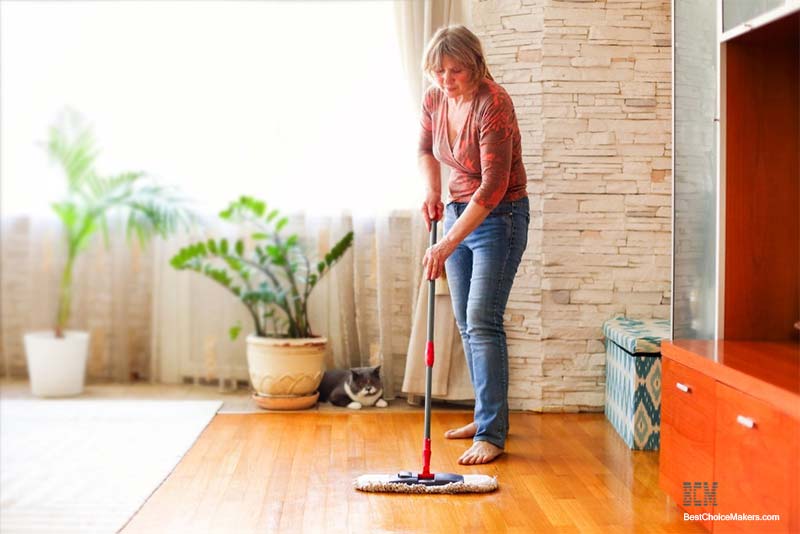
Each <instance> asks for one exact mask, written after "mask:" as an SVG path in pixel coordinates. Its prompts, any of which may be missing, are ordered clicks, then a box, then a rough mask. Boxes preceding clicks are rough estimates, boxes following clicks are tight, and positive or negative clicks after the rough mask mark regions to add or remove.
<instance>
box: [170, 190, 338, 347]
mask: <svg viewBox="0 0 800 534" xmlns="http://www.w3.org/2000/svg"><path fill="white" fill-rule="evenodd" d="M219 216H220V217H221V218H222V219H224V220H226V221H230V222H233V223H238V224H242V225H245V226H246V227H249V228H250V229H252V230H253V232H252V233H251V234H250V239H249V240H248V242H249V244H247V245H246V244H245V240H243V239H238V240H236V241H235V242H229V241H228V240H227V239H219V240H214V239H209V240H208V241H200V242H198V243H194V244H192V245H189V246H186V247H184V248H182V249H180V251H178V253H177V254H175V256H173V258H172V259H171V261H170V263H171V265H172V266H173V267H174V268H175V269H178V270H186V269H189V270H193V271H196V272H198V273H202V274H204V275H206V276H208V277H209V278H211V279H213V280H214V281H216V282H217V283H219V284H221V285H222V286H224V287H225V288H226V289H228V290H229V291H230V292H231V293H233V294H234V295H235V296H236V297H237V298H238V299H239V300H241V301H242V303H243V304H244V305H245V307H247V310H248V311H249V312H250V315H251V317H252V318H253V323H254V325H255V335H256V336H257V337H270V338H273V337H278V338H310V337H314V334H313V332H312V330H311V326H310V325H309V323H308V298H309V295H310V294H311V292H312V291H313V289H314V287H316V285H317V284H318V283H319V281H320V280H321V279H322V277H323V276H325V275H326V274H328V273H329V272H330V270H331V268H332V267H333V265H334V264H335V263H336V262H337V261H339V260H340V259H341V258H342V256H343V255H344V253H345V252H346V251H347V249H348V248H350V246H351V245H352V243H353V232H348V233H347V234H346V235H345V236H344V237H343V238H342V239H340V240H339V242H338V243H336V244H335V245H334V246H333V248H331V250H330V252H328V253H327V254H325V258H324V260H321V261H319V262H318V263H316V264H313V265H312V263H311V261H310V260H309V258H308V256H307V255H306V253H305V252H304V250H303V247H302V246H301V245H300V243H299V239H298V237H297V235H296V234H292V235H290V236H288V237H286V238H284V237H283V236H282V235H281V231H282V230H283V228H284V227H285V226H286V224H287V223H288V219H287V218H286V217H281V216H280V214H279V212H278V210H275V209H273V210H267V205H266V204H265V203H264V202H262V201H260V200H257V199H254V198H251V197H247V196H242V197H240V198H239V199H238V200H236V201H234V202H231V204H230V205H229V206H228V207H227V209H225V210H223V211H222V212H220V214H219ZM240 330H241V327H240V326H234V327H232V328H231V329H230V335H231V339H235V338H236V337H237V336H238V334H239V332H240Z"/></svg>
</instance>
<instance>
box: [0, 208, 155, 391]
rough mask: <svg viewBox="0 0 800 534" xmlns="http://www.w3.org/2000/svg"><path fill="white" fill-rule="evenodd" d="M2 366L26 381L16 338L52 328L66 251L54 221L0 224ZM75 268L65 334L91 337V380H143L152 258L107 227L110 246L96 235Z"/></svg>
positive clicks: (115, 225) (116, 225)
mask: <svg viewBox="0 0 800 534" xmlns="http://www.w3.org/2000/svg"><path fill="white" fill-rule="evenodd" d="M0 230H1V231H2V232H1V233H0V258H2V259H1V260H0V272H1V273H2V275H1V276H0V293H2V299H0V364H2V371H3V375H4V376H9V377H23V376H25V374H26V364H25V355H24V350H23V346H22V336H23V334H24V333H25V332H28V331H33V330H48V329H50V328H53V327H54V324H55V318H56V310H57V308H58V294H57V288H58V287H59V283H60V280H61V272H62V269H63V267H64V263H65V259H66V244H65V243H64V237H63V235H62V232H61V228H60V226H59V223H58V221H57V220H56V219H55V215H53V216H52V217H46V216H39V217H31V216H9V217H5V216H4V217H3V218H2V220H0ZM97 237H98V239H95V240H94V241H93V242H92V244H91V246H90V247H89V249H88V250H87V251H85V253H83V255H81V256H80V257H79V259H78V261H77V263H76V265H75V271H74V278H73V280H74V284H73V306H72V316H71V320H70V322H69V323H68V327H69V328H71V329H80V330H89V331H90V332H91V344H90V352H89V363H88V375H89V378H91V379H99V380H113V381H128V380H131V379H132V378H136V377H145V376H147V374H148V366H149V362H148V356H149V350H148V348H149V345H150V332H151V327H152V325H151V321H150V303H151V293H152V283H151V282H152V275H153V268H152V267H153V258H152V251H151V250H150V249H145V250H142V249H140V247H139V246H138V244H137V243H136V242H134V243H132V244H131V245H130V246H129V245H127V244H126V242H125V236H124V232H123V231H122V225H121V221H119V220H113V219H112V220H111V224H110V239H109V244H110V247H109V248H108V249H107V248H106V246H105V244H104V243H103V240H102V238H101V236H99V235H98V236H97Z"/></svg>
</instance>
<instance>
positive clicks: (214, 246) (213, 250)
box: [207, 239, 217, 255]
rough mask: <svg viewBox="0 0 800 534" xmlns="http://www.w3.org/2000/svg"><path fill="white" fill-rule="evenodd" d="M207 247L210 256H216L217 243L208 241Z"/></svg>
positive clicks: (211, 240)
mask: <svg viewBox="0 0 800 534" xmlns="http://www.w3.org/2000/svg"><path fill="white" fill-rule="evenodd" d="M207 245H208V250H209V251H210V252H211V254H214V255H216V254H217V243H216V241H214V240H213V239H209V240H208V244H207Z"/></svg>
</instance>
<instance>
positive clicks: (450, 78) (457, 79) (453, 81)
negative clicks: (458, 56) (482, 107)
mask: <svg viewBox="0 0 800 534" xmlns="http://www.w3.org/2000/svg"><path fill="white" fill-rule="evenodd" d="M434 75H435V76H436V83H437V85H438V86H439V87H440V88H441V89H442V91H444V92H445V94H446V95H447V97H448V98H457V97H462V96H466V95H469V94H470V93H471V92H472V90H473V88H474V85H475V84H474V83H473V82H472V79H471V78H472V73H471V72H470V71H469V70H467V69H465V68H464V67H462V66H461V64H460V63H457V62H456V61H455V60H454V59H453V58H451V57H450V56H442V65H441V67H440V68H439V69H438V70H435V71H434Z"/></svg>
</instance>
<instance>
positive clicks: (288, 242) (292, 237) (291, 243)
mask: <svg viewBox="0 0 800 534" xmlns="http://www.w3.org/2000/svg"><path fill="white" fill-rule="evenodd" d="M296 244H297V234H292V235H290V236H289V239H287V240H286V246H287V247H293V246H295V245H296Z"/></svg>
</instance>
